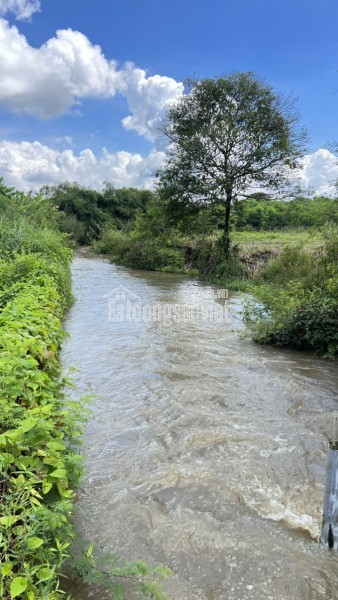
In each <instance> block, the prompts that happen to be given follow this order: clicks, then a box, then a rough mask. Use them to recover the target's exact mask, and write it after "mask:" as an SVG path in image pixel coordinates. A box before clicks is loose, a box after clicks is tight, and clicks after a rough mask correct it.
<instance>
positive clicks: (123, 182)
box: [0, 141, 164, 192]
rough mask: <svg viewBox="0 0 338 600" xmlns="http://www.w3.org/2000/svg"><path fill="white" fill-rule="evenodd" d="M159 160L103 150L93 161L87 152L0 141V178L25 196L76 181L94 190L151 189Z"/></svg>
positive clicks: (153, 154) (160, 156)
mask: <svg viewBox="0 0 338 600" xmlns="http://www.w3.org/2000/svg"><path fill="white" fill-rule="evenodd" d="M163 160H164V154H163V153H162V152H155V151H153V152H151V153H150V154H149V155H148V156H146V157H144V158H143V157H142V156H141V155H140V154H132V153H130V152H123V151H121V152H116V153H115V154H110V153H109V152H108V151H107V150H103V152H102V155H101V156H99V157H97V156H95V154H94V153H93V152H92V150H90V149H89V148H87V149H85V150H82V152H80V153H79V154H78V155H76V154H74V152H73V150H71V149H67V150H62V151H60V150H55V149H54V148H51V147H50V146H46V145H43V144H41V143H40V142H10V141H0V176H1V177H3V178H4V179H5V182H6V184H7V185H10V186H15V187H16V188H18V189H19V190H22V191H26V192H27V191H29V190H32V191H38V190H39V189H40V187H41V186H42V185H45V184H46V185H57V184H58V183H62V182H64V181H77V182H78V183H80V184H81V185H84V186H87V187H90V188H94V189H98V190H100V189H102V186H103V183H104V182H105V181H109V182H110V183H112V184H113V185H114V186H115V187H145V188H148V189H151V188H152V186H153V183H154V178H153V174H154V172H155V171H156V170H157V169H158V168H159V167H160V165H161V164H162V162H163Z"/></svg>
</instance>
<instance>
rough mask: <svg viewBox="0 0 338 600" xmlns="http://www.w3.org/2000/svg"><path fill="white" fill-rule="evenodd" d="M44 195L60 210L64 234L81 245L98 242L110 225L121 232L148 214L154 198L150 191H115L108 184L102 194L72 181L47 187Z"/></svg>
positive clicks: (125, 189)
mask: <svg viewBox="0 0 338 600" xmlns="http://www.w3.org/2000/svg"><path fill="white" fill-rule="evenodd" d="M41 192H42V194H43V196H44V197H47V198H49V199H50V200H51V201H52V202H53V204H54V206H56V207H57V208H58V210H59V213H60V221H59V223H60V229H61V231H62V232H63V233H69V234H71V235H72V237H73V239H74V241H75V242H76V243H78V244H80V245H85V244H90V243H91V242H92V241H93V240H95V239H98V238H99V237H100V235H101V233H102V232H103V230H105V229H106V228H107V227H109V226H114V227H115V228H118V229H122V228H123V227H125V226H126V225H127V224H128V223H129V222H130V221H133V220H134V219H135V218H136V217H137V215H138V214H142V213H144V212H145V211H146V208H147V205H148V203H149V201H150V200H151V199H152V197H153V194H152V192H150V191H148V190H138V189H134V188H121V189H115V188H114V187H113V186H112V185H111V184H109V183H107V184H105V186H104V188H103V190H102V191H101V192H97V191H96V190H92V189H89V188H86V187H83V186H81V185H79V184H77V183H69V182H65V183H62V184H60V185H57V186H44V187H43V188H42V189H41Z"/></svg>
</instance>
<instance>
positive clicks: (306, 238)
mask: <svg viewBox="0 0 338 600" xmlns="http://www.w3.org/2000/svg"><path fill="white" fill-rule="evenodd" d="M321 240H322V234H321V233H320V232H319V231H318V230H313V229H293V230H282V231H236V232H234V233H233V234H232V243H233V244H234V245H238V246H239V250H240V252H241V251H242V252H256V251H263V250H270V251H271V250H276V251H280V250H282V249H283V248H284V247H285V246H296V245H300V244H305V245H306V246H313V247H316V246H318V245H319V244H320V243H321Z"/></svg>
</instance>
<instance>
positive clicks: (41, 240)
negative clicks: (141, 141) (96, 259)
mask: <svg viewBox="0 0 338 600" xmlns="http://www.w3.org/2000/svg"><path fill="white" fill-rule="evenodd" d="M67 239H68V238H67V236H66V237H65V236H64V234H62V233H60V231H59V213H58V211H57V210H56V208H55V207H53V205H52V203H51V202H50V201H49V200H43V199H42V197H41V196H38V197H34V196H32V195H27V196H25V195H24V194H21V193H19V192H17V191H15V190H13V189H10V188H7V187H6V186H5V185H4V183H3V182H2V181H0V255H1V259H0V303H1V304H0V307H1V311H0V346H1V354H0V372H1V375H0V377H1V394H2V397H1V403H0V597H1V598H3V599H4V600H12V599H14V598H19V599H24V600H40V599H41V600H42V599H48V600H57V599H58V598H64V597H65V595H64V593H63V592H62V582H63V581H64V572H65V566H66V565H67V564H68V566H67V572H68V573H69V572H72V573H73V574H75V575H78V576H81V577H82V578H83V579H84V581H86V582H88V583H95V584H97V585H99V586H100V588H101V589H105V590H107V592H109V593H110V594H111V597H112V598H117V597H119V598H124V596H125V590H126V589H127V588H128V589H129V588H130V587H132V588H134V589H137V590H138V591H139V592H141V593H142V594H143V595H144V596H147V597H151V598H157V599H158V600H161V599H163V598H164V595H163V593H162V590H161V586H160V585H159V583H158V581H157V579H158V578H163V577H167V576H168V574H169V572H168V570H166V569H164V568H162V567H158V568H155V569H151V568H150V567H148V566H147V565H146V564H144V563H143V562H141V561H139V562H136V563H130V564H125V565H124V566H120V563H119V560H118V558H117V557H110V556H106V555H105V556H100V557H97V555H96V551H95V550H94V548H93V545H92V544H89V543H86V542H85V541H82V542H78V541H77V544H74V535H75V534H74V525H73V523H72V520H71V515H72V510H73V502H74V498H75V492H74V490H75V489H76V486H77V484H78V483H79V479H80V476H81V474H82V471H83V469H82V458H81V455H80V453H79V436H80V433H81V424H82V421H83V414H84V410H85V408H84V407H83V406H81V405H80V404H79V403H77V402H75V401H74V400H70V399H69V398H68V396H67V393H66V388H65V386H66V384H67V382H66V381H65V380H64V378H63V377H62V373H61V365H60V360H59V353H60V349H61V344H62V340H63V337H64V331H63V327H62V321H63V318H64V316H65V313H66V311H67V309H68V308H69V307H70V305H71V303H72V292H71V270H70V267H71V260H72V251H71V249H70V248H69V247H68V245H67ZM71 554H72V556H70V555H71Z"/></svg>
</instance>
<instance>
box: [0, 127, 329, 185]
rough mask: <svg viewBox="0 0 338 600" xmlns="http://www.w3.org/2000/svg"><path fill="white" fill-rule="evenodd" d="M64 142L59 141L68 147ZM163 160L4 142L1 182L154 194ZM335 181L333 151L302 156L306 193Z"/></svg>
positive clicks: (0, 148)
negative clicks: (139, 189)
mask: <svg viewBox="0 0 338 600" xmlns="http://www.w3.org/2000/svg"><path fill="white" fill-rule="evenodd" d="M66 138H67V136H65V137H63V138H60V139H62V141H63V142H64V140H66ZM70 141H71V140H70V139H69V142H70ZM164 160H165V154H164V153H163V152H158V151H155V150H153V151H152V152H150V154H149V155H148V156H145V157H142V156H141V155H140V154H138V153H135V154H133V153H131V152H124V151H120V152H116V153H114V154H111V153H109V152H108V151H107V150H105V149H104V150H103V151H102V153H101V155H100V156H96V155H95V154H94V153H93V151H92V150H90V149H89V148H86V149H84V150H82V152H80V153H79V154H75V153H74V151H73V150H72V149H70V148H69V149H66V150H57V149H55V148H54V147H51V146H47V145H44V144H41V143H40V142H25V141H24V142H11V141H6V140H3V141H0V177H3V178H4V179H5V182H6V184H7V185H12V186H15V187H16V188H18V189H19V190H23V191H26V192H27V191H29V190H33V191H38V190H39V189H40V187H41V186H42V185H45V184H46V185H56V184H58V183H62V182H64V181H77V182H78V183H80V184H81V185H84V186H88V187H91V188H94V189H97V190H100V189H101V188H102V186H103V183H104V182H105V181H109V182H111V183H112V184H113V185H114V186H115V187H124V186H126V187H129V186H130V187H145V188H148V189H151V188H152V187H153V185H154V172H155V171H156V170H157V169H158V168H159V167H160V166H161V165H162V164H163V162H164ZM336 178H338V167H337V158H336V156H335V155H334V154H333V153H332V152H329V151H328V150H324V149H319V150H317V151H316V152H314V153H313V154H308V155H306V156H305V157H304V170H303V172H302V173H301V180H302V184H303V187H304V188H305V189H306V188H310V187H312V188H313V189H314V190H315V191H316V193H317V194H326V195H327V194H331V193H333V188H332V185H331V182H332V180H334V179H336Z"/></svg>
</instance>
